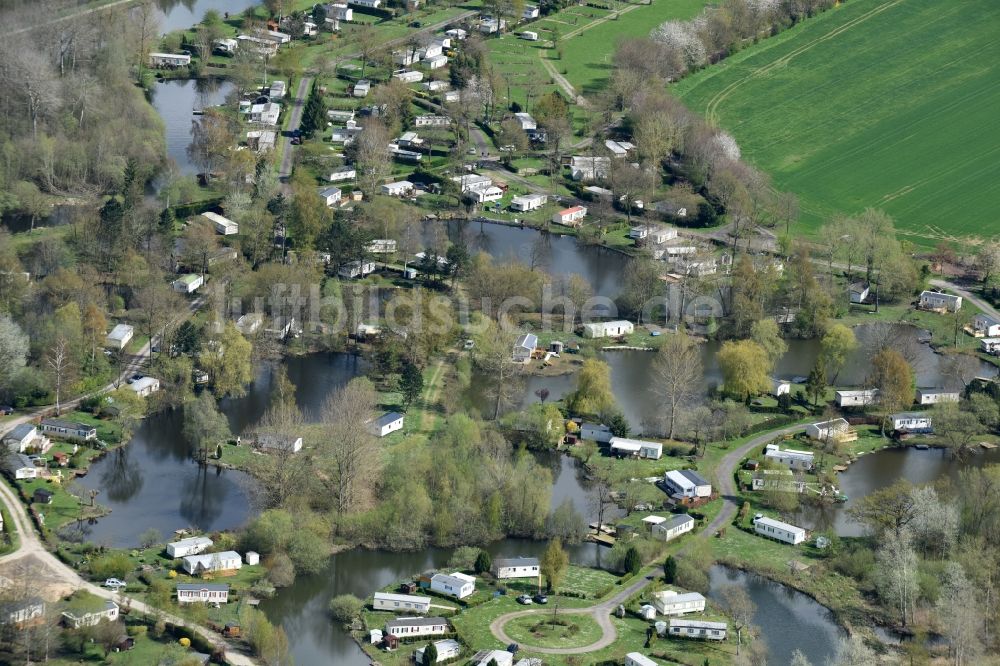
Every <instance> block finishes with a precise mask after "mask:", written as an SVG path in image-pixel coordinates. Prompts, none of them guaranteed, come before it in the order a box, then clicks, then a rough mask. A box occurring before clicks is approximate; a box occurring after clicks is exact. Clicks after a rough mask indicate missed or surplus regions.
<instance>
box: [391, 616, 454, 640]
mask: <svg viewBox="0 0 1000 666" xmlns="http://www.w3.org/2000/svg"><path fill="white" fill-rule="evenodd" d="M447 631H448V621H447V620H445V619H444V618H443V617H397V618H396V619H395V620H389V621H388V622H386V623H385V633H386V634H392V635H393V636H395V637H397V638H412V637H414V636H437V635H440V634H443V633H446V632H447Z"/></svg>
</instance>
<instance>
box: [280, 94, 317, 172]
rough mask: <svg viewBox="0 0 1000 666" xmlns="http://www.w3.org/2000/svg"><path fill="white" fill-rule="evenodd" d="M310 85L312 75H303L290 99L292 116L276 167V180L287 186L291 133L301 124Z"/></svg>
mask: <svg viewBox="0 0 1000 666" xmlns="http://www.w3.org/2000/svg"><path fill="white" fill-rule="evenodd" d="M310 86H312V77H310V76H303V77H302V80H301V81H299V87H298V88H297V89H296V90H295V99H293V100H292V116H291V118H290V119H289V121H288V133H287V134H286V135H285V136H284V137H282V141H284V142H285V151H284V153H282V158H281V167H280V168H279V169H278V180H280V181H281V182H282V183H285V184H286V186H287V183H288V179H289V178H290V177H291V175H292V134H293V133H294V132H295V130H297V129H298V128H299V125H301V124H302V111H303V110H304V109H305V99H306V95H308V94H309V89H310Z"/></svg>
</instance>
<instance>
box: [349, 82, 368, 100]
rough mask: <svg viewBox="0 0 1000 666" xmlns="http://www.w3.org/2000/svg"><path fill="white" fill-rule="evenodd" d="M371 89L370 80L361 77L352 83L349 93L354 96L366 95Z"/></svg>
mask: <svg viewBox="0 0 1000 666" xmlns="http://www.w3.org/2000/svg"><path fill="white" fill-rule="evenodd" d="M371 90H372V82H371V81H369V80H368V79H361V80H360V81H358V82H357V83H355V84H354V87H353V88H352V89H351V95H352V96H354V97H368V93H370V92H371Z"/></svg>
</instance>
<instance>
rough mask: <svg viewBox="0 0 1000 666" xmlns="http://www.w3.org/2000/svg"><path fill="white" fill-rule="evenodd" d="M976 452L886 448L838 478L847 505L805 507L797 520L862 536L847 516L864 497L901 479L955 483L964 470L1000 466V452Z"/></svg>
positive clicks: (863, 457) (820, 528)
mask: <svg viewBox="0 0 1000 666" xmlns="http://www.w3.org/2000/svg"><path fill="white" fill-rule="evenodd" d="M976 451H977V453H975V454H974V455H971V456H969V457H967V458H961V459H959V458H955V457H954V456H953V455H951V454H950V453H949V452H948V451H947V450H945V449H924V450H920V449H915V448H913V447H907V448H892V449H883V450H881V451H877V452H875V453H871V454H869V455H866V456H861V457H860V458H859V459H858V460H857V462H855V463H853V464H852V465H851V466H850V467H848V468H847V471H846V472H841V473H840V474H839V475H838V479H839V482H840V491H841V492H842V493H844V494H845V495H847V497H848V501H847V502H846V503H844V504H821V505H818V506H814V505H809V506H805V507H802V508H800V509H799V512H798V514H797V517H798V519H801V521H802V523H803V524H804V525H806V526H808V527H810V529H814V530H829V529H833V530H835V531H836V533H837V534H839V535H840V536H861V535H862V533H863V530H862V527H861V525H859V524H858V523H856V522H854V521H853V520H851V518H850V516H849V515H848V513H847V512H848V510H849V509H850V508H851V507H852V506H854V504H855V503H857V502H858V501H859V500H860V499H861V498H863V497H865V496H866V495H869V494H871V493H873V492H875V491H876V490H879V489H880V488H885V487H886V486H888V485H891V484H893V483H895V482H896V481H898V480H900V479H906V480H907V481H910V482H911V483H914V484H918V485H919V484H925V483H933V482H935V481H937V480H938V479H943V478H948V479H950V480H951V481H952V482H953V483H955V482H957V481H958V475H959V473H960V472H961V471H962V470H965V469H969V468H970V467H982V466H984V465H988V464H997V463H1000V449H993V450H991V451H984V450H980V449H976Z"/></svg>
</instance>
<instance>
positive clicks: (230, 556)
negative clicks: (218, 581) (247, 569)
mask: <svg viewBox="0 0 1000 666" xmlns="http://www.w3.org/2000/svg"><path fill="white" fill-rule="evenodd" d="M182 559H183V562H184V571H186V572H188V573H189V574H191V575H192V576H194V575H197V574H204V573H215V572H219V571H235V570H237V569H240V568H242V567H243V558H242V557H240V554H239V553H237V552H236V551H235V550H227V551H224V552H222V553H202V554H200V555H188V556H186V557H184V558H182Z"/></svg>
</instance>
